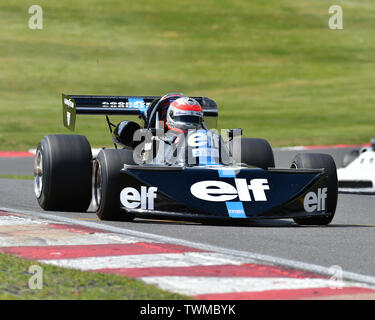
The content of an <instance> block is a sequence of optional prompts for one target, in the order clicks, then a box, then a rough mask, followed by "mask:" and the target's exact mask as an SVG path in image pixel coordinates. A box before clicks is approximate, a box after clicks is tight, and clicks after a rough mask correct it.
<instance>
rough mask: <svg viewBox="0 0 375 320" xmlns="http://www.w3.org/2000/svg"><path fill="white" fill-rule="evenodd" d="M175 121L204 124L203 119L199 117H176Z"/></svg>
mask: <svg viewBox="0 0 375 320" xmlns="http://www.w3.org/2000/svg"><path fill="white" fill-rule="evenodd" d="M173 120H174V121H176V122H184V123H192V124H200V123H201V122H202V118H201V117H198V116H175V117H173Z"/></svg>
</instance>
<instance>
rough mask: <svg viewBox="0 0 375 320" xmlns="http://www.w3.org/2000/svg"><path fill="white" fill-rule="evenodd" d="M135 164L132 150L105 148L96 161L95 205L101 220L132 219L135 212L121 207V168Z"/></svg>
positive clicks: (94, 171)
mask: <svg viewBox="0 0 375 320" xmlns="http://www.w3.org/2000/svg"><path fill="white" fill-rule="evenodd" d="M124 164H134V161H133V152H132V151H131V150H125V149H122V150H116V149H104V150H101V151H100V152H99V154H98V156H97V158H96V159H95V161H94V169H93V205H94V206H95V208H96V214H97V216H98V217H99V219H100V220H114V221H132V220H133V219H134V218H135V215H134V214H131V213H128V212H125V211H123V210H121V209H120V191H121V190H120V170H121V169H122V168H123V166H124Z"/></svg>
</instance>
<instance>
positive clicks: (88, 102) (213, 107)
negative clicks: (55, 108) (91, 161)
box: [62, 94, 218, 131]
mask: <svg viewBox="0 0 375 320" xmlns="http://www.w3.org/2000/svg"><path fill="white" fill-rule="evenodd" d="M160 98H161V97H159V96H89V95H67V94H62V104H63V122H64V126H65V127H66V128H68V129H70V130H72V131H74V129H75V123H76V116H77V114H83V115H105V116H109V115H138V116H140V117H142V118H143V119H144V120H145V122H147V111H148V109H149V108H150V106H151V104H152V103H153V102H155V101H158V100H159V99H160ZM193 98H194V99H196V100H197V101H198V102H199V103H200V104H201V106H202V109H203V114H204V117H205V122H206V123H207V126H208V127H210V128H216V124H217V116H218V110H217V104H216V102H215V101H213V100H211V99H209V98H207V97H193Z"/></svg>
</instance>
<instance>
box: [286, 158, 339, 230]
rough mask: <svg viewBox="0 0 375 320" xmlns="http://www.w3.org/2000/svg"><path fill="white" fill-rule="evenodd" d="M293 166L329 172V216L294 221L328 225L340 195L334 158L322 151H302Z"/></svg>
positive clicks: (303, 223)
mask: <svg viewBox="0 0 375 320" xmlns="http://www.w3.org/2000/svg"><path fill="white" fill-rule="evenodd" d="M291 167H292V168H306V169H324V171H325V172H327V173H328V188H327V206H326V208H327V210H326V211H327V213H328V215H327V216H322V217H306V218H294V221H295V222H296V223H298V224H300V225H327V224H329V223H330V222H331V221H332V219H333V217H334V215H335V212H336V206H337V197H338V182H337V170H336V164H335V161H334V160H333V158H332V157H331V156H330V155H328V154H321V153H300V154H297V155H296V156H295V158H294V159H293V162H292V166H291Z"/></svg>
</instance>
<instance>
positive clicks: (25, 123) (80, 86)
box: [0, 0, 375, 150]
mask: <svg viewBox="0 0 375 320" xmlns="http://www.w3.org/2000/svg"><path fill="white" fill-rule="evenodd" d="M32 4H34V3H32V2H30V1H29V0H20V1H2V2H1V3H0V21H1V24H2V26H4V27H3V28H0V41H1V43H2V47H1V50H0V66H1V73H0V150H28V149H29V148H35V147H36V145H37V144H38V142H39V141H40V140H41V138H42V137H43V136H44V135H47V134H55V133H67V131H66V130H65V129H64V128H63V126H62V116H61V93H67V94H97V95H163V94H165V93H167V92H175V91H180V92H183V93H185V94H187V95H192V96H193V95H206V96H209V97H211V98H213V99H215V100H216V101H217V102H218V105H219V114H220V115H219V129H220V128H237V127H242V128H243V129H244V134H245V136H248V137H251V136H252V137H263V138H266V139H268V140H269V141H270V143H271V145H272V146H287V145H312V144H335V143H364V142H368V141H369V139H370V138H371V137H372V135H373V134H374V133H373V132H374V131H373V130H374V128H373V124H374V122H375V121H374V120H375V111H374V105H375V97H374V91H375V86H374V83H375V73H374V71H373V70H374V66H375V59H374V52H375V41H373V39H374V38H375V19H374V17H375V3H374V1H373V0H361V1H343V0H337V1H336V2H335V4H336V5H340V6H342V9H343V12H344V20H343V22H344V29H343V30H331V29H330V28H329V27H328V20H329V19H330V17H331V15H330V14H329V13H328V9H329V7H330V6H331V5H332V4H331V3H327V1H325V0H306V1H294V0H284V1H278V0H268V1H258V2H254V1H247V0H223V1H217V0H209V1H204V2H202V1H198V0H189V1H187V0H183V1H178V2H176V1H172V0H165V1H162V2H152V1H148V0H139V1H130V0H126V1H119V0H109V1H105V2H103V1H99V0H90V1H89V0H82V1H73V0H66V1H64V2H61V1H60V2H56V1H52V0H45V1H43V2H42V3H41V6H42V8H43V29H42V30H31V29H29V27H28V20H29V18H30V17H31V15H30V14H28V8H29V7H30V6H31V5H32ZM119 120H120V119H119ZM103 132H106V134H103ZM77 133H79V134H84V135H86V136H87V137H88V139H89V141H90V142H91V143H92V145H93V146H95V147H100V146H111V137H110V135H109V133H107V128H106V123H105V120H104V118H103V117H87V116H85V117H80V118H79V119H78V122H77Z"/></svg>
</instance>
